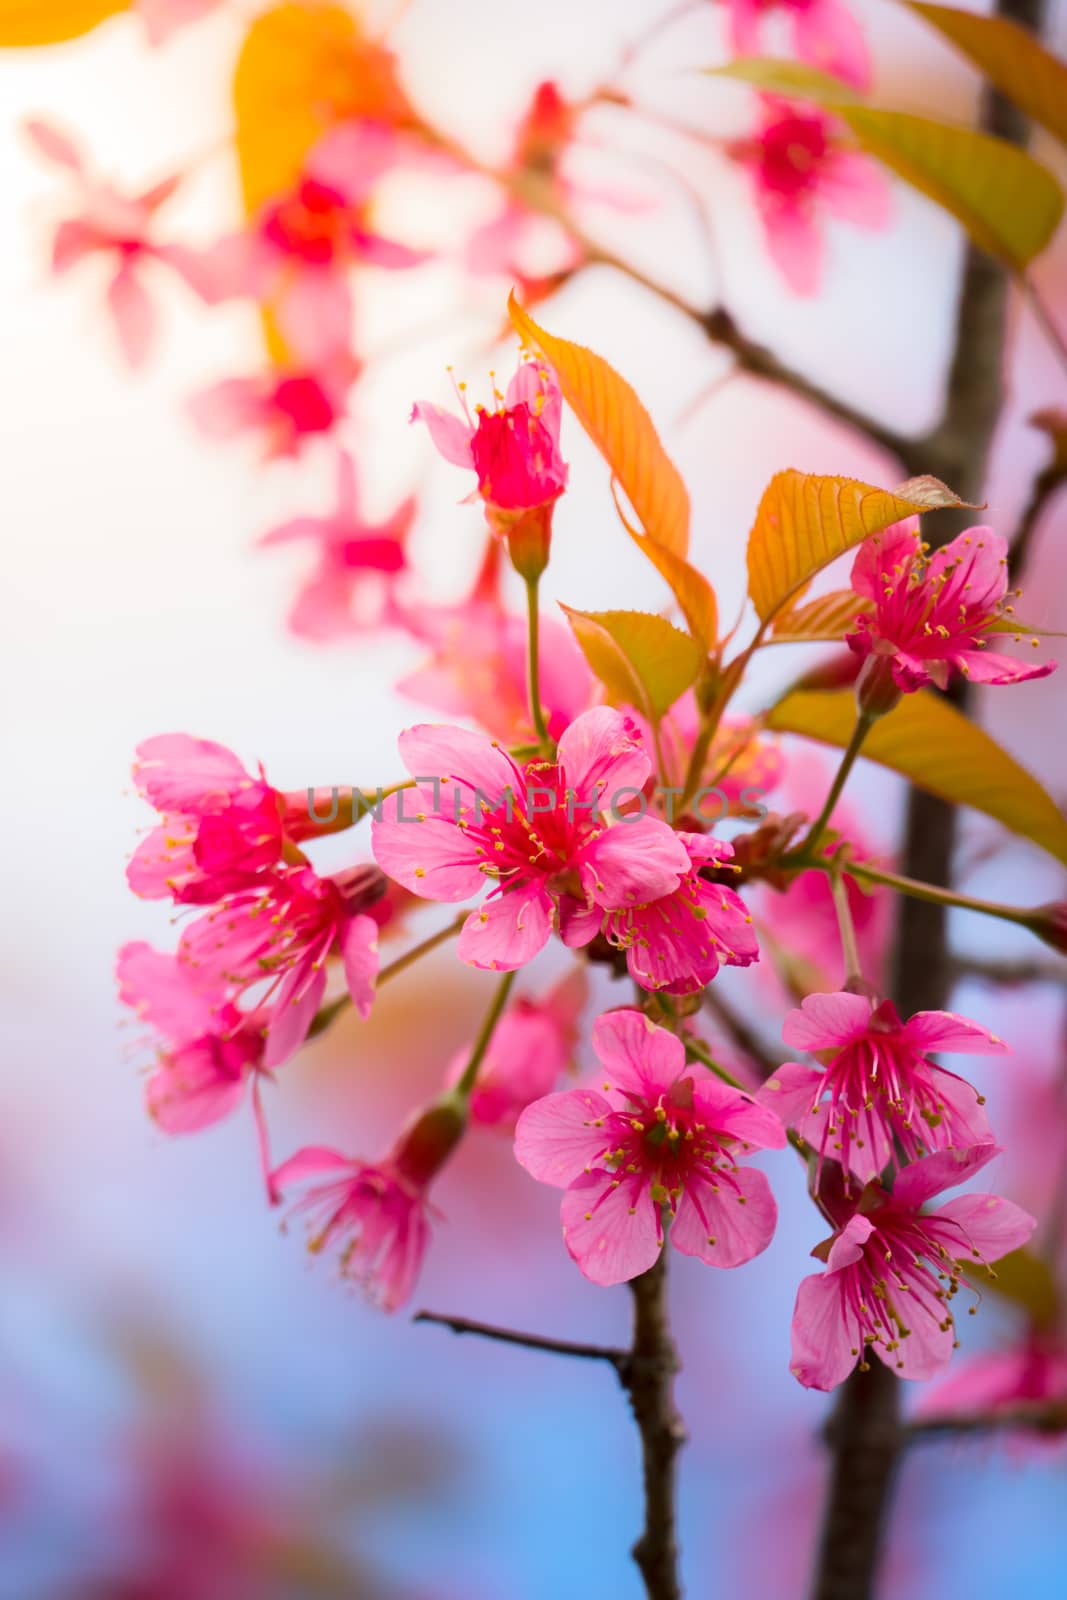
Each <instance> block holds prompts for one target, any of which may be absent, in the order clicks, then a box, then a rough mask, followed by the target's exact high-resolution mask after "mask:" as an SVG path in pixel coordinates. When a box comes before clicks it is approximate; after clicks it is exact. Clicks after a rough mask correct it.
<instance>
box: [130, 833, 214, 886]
mask: <svg viewBox="0 0 1067 1600" xmlns="http://www.w3.org/2000/svg"><path fill="white" fill-rule="evenodd" d="M182 830H184V824H183V822H182V819H181V818H172V819H169V820H168V821H165V822H163V823H162V825H161V826H160V827H158V828H153V829H152V831H151V833H148V834H146V835H145V837H144V838H143V839H142V840H141V842H140V844H139V845H138V846H137V849H136V850H135V851H134V853H133V855H132V856H131V858H130V860H129V861H128V862H127V864H126V882H127V883H128V884H129V886H130V888H131V889H132V890H133V892H134V894H136V895H139V896H140V898H141V899H142V900H169V899H171V898H172V896H174V895H175V894H176V892H177V890H178V888H179V887H180V885H181V883H182V880H183V879H184V878H186V877H188V876H190V875H195V874H196V872H197V866H196V857H195V856H194V855H193V839H192V835H191V833H188V832H185V831H182Z"/></svg>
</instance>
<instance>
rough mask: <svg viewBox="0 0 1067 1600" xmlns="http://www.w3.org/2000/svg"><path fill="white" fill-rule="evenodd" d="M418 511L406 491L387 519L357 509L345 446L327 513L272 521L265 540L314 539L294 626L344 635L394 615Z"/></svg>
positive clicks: (323, 636) (314, 633)
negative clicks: (313, 556)
mask: <svg viewBox="0 0 1067 1600" xmlns="http://www.w3.org/2000/svg"><path fill="white" fill-rule="evenodd" d="M414 518H415V500H414V499H413V498H410V497H409V498H408V499H407V500H404V501H403V502H402V504H401V505H399V506H398V507H397V509H396V510H395V511H394V512H393V514H392V516H390V517H388V518H387V519H386V520H385V521H384V522H368V521H367V520H366V519H365V518H364V516H363V514H362V512H361V511H360V508H359V497H358V492H357V483H356V466H355V462H354V461H353V459H352V457H351V456H350V455H349V454H348V453H347V452H346V451H342V452H340V454H339V455H338V463H337V500H336V504H335V507H334V510H333V511H332V512H331V513H330V514H329V515H328V516H325V517H295V518H293V519H292V521H290V522H284V523H282V524H281V525H280V526H279V527H277V528H272V529H271V531H270V532H269V533H266V534H264V535H263V537H262V539H261V540H260V541H259V542H260V544H261V545H263V546H274V545H280V544H292V543H294V542H295V541H299V540H309V541H312V543H313V548H315V550H316V556H317V560H316V563H315V566H314V568H313V570H312V572H311V575H310V576H309V577H308V578H307V579H306V580H305V582H304V583H303V585H302V586H301V589H300V591H299V593H298V595H297V598H296V601H295V602H294V605H293V608H292V611H291V612H290V614H289V626H290V628H291V630H292V631H293V633H295V634H296V635H297V636H298V637H300V638H304V639H311V640H314V641H316V642H323V643H324V642H326V641H329V640H334V639H339V638H344V637H347V636H350V635H352V634H358V633H360V632H362V631H364V630H365V629H367V628H372V627H375V626H377V625H380V624H381V623H383V622H389V621H393V620H394V619H395V606H394V601H393V594H394V590H395V588H396V585H397V583H398V581H401V580H402V578H403V576H404V574H405V573H406V571H407V551H406V549H405V544H406V540H407V536H408V533H409V532H410V530H411V525H412V522H413V521H414Z"/></svg>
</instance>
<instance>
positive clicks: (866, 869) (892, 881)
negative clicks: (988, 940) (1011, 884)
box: [808, 861, 1034, 931]
mask: <svg viewBox="0 0 1067 1600" xmlns="http://www.w3.org/2000/svg"><path fill="white" fill-rule="evenodd" d="M808 864H809V865H810V866H812V867H814V868H816V869H817V870H818V871H820V872H830V871H832V870H833V868H832V863H831V862H829V861H825V862H823V861H812V862H809V863H808ZM844 870H845V872H846V873H847V874H848V876H849V877H850V878H858V879H859V880H860V881H861V882H864V883H877V884H882V885H883V886H884V887H885V888H887V889H896V890H897V892H898V893H899V894H906V895H908V896H909V897H910V898H911V899H912V900H927V901H929V902H930V904H931V905H935V906H957V907H959V909H960V910H962V911H977V912H979V913H980V914H981V915H982V916H984V917H997V918H998V919H999V920H1000V921H1001V922H1015V923H1018V925H1019V927H1020V928H1030V929H1031V931H1033V918H1034V913H1033V912H1032V911H1027V910H1025V909H1023V908H1022V907H1020V906H1006V905H1002V904H1001V903H1000V902H999V901H996V900H976V899H975V898H974V896H973V895H969V894H957V892H956V891H955V890H954V889H941V888H939V887H938V886H937V884H934V883H921V882H920V881H919V879H918V878H905V877H902V876H901V875H900V874H899V873H897V872H885V871H883V869H882V868H881V867H872V866H869V865H868V864H867V862H865V861H849V862H847V863H846V864H845V868H844Z"/></svg>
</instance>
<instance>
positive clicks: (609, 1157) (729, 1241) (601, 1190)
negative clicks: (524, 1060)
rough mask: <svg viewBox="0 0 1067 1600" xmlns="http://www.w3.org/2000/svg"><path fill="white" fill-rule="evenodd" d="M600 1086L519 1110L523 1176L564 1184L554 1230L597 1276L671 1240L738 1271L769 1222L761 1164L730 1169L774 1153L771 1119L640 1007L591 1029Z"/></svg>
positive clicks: (612, 1274)
mask: <svg viewBox="0 0 1067 1600" xmlns="http://www.w3.org/2000/svg"><path fill="white" fill-rule="evenodd" d="M593 1048H594V1050H595V1051H596V1053H597V1056H598V1057H599V1059H600V1062H601V1064H602V1066H603V1068H604V1082H603V1087H602V1090H593V1089H570V1090H566V1091H564V1092H563V1093H561V1094H550V1095H547V1096H546V1097H545V1098H544V1099H543V1100H537V1101H535V1102H534V1104H533V1105H531V1106H527V1108H526V1110H525V1111H524V1112H523V1113H522V1115H521V1116H520V1118H519V1122H518V1127H517V1129H516V1133H515V1156H516V1159H517V1160H518V1161H519V1163H520V1165H521V1166H523V1167H525V1168H526V1171H527V1172H529V1173H530V1174H531V1176H532V1177H534V1178H537V1179H539V1181H540V1182H542V1183H550V1184H553V1185H554V1186H555V1187H556V1188H559V1189H564V1190H566V1193H565V1194H564V1196H563V1202H562V1206H561V1212H560V1214H561V1217H562V1220H563V1236H564V1240H565V1242H566V1245H567V1249H568V1251H569V1252H570V1254H571V1256H572V1258H573V1259H574V1260H575V1261H576V1262H577V1264H578V1266H579V1268H580V1269H581V1271H582V1272H583V1273H584V1274H585V1276H586V1277H587V1278H589V1279H591V1280H592V1282H594V1283H599V1284H612V1283H622V1282H623V1281H625V1280H626V1279H629V1278H636V1277H637V1276H638V1275H639V1274H640V1273H642V1272H647V1270H648V1268H649V1267H651V1266H652V1264H653V1262H654V1261H655V1260H656V1258H657V1256H658V1255H659V1252H660V1250H661V1248H662V1246H663V1238H664V1223H665V1212H666V1213H667V1214H668V1215H669V1219H670V1239H671V1242H672V1244H673V1245H674V1246H675V1248H676V1249H678V1250H680V1251H681V1252H682V1254H683V1255H687V1256H697V1257H698V1258H699V1259H700V1260H701V1261H704V1262H706V1263H708V1265H709V1266H719V1267H738V1266H741V1265H742V1263H743V1262H745V1261H750V1260H751V1259H752V1257H753V1256H757V1255H759V1253H760V1251H761V1250H765V1249H766V1248H767V1245H768V1244H769V1243H770V1241H771V1236H772V1235H773V1233H774V1228H775V1223H776V1221H777V1209H776V1207H775V1203H774V1197H773V1195H772V1194H771V1191H770V1186H769V1185H768V1183H767V1180H766V1178H765V1177H764V1176H763V1173H762V1172H756V1171H753V1170H752V1169H751V1168H747V1167H741V1166H739V1165H738V1157H739V1156H740V1155H743V1154H745V1153H746V1152H748V1151H749V1150H753V1149H757V1150H759V1149H778V1148H780V1147H781V1145H782V1144H784V1142H785V1133H784V1130H783V1129H782V1127H781V1124H780V1123H777V1124H776V1121H775V1119H774V1118H773V1117H772V1116H771V1115H770V1114H769V1113H768V1112H767V1111H766V1110H765V1108H764V1107H762V1106H760V1105H758V1104H757V1103H756V1101H755V1100H753V1099H752V1097H751V1096H750V1095H747V1094H744V1093H743V1092H742V1091H741V1090H739V1089H733V1088H730V1087H729V1086H728V1085H726V1084H723V1083H721V1082H719V1080H718V1079H715V1078H711V1077H709V1076H708V1074H707V1073H706V1072H705V1071H704V1069H703V1068H701V1067H693V1066H687V1065H686V1059H685V1046H684V1045H683V1043H682V1041H681V1040H680V1039H679V1038H678V1037H677V1036H676V1035H675V1034H673V1033H668V1032H667V1030H666V1029H664V1028H657V1027H654V1026H653V1024H652V1023H651V1022H649V1021H648V1019H647V1018H646V1017H645V1016H644V1015H643V1014H642V1013H641V1012H640V1011H610V1012H608V1013H607V1014H606V1015H605V1016H602V1017H598V1018H597V1021H596V1023H595V1024H594V1027H593Z"/></svg>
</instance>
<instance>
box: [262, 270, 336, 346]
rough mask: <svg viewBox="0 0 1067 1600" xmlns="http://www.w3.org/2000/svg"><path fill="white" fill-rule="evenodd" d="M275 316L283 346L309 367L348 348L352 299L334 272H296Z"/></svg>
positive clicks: (283, 294) (279, 301)
mask: <svg viewBox="0 0 1067 1600" xmlns="http://www.w3.org/2000/svg"><path fill="white" fill-rule="evenodd" d="M277 316H278V326H279V328H280V329H281V332H282V337H283V338H284V339H285V342H286V344H287V345H288V346H289V348H290V349H291V350H292V351H294V352H295V354H296V355H297V357H298V358H299V359H300V361H301V362H304V363H306V364H307V365H309V366H314V365H316V364H318V363H319V362H323V361H328V360H329V358H330V357H331V356H332V355H335V354H336V353H337V351H339V350H347V348H348V342H349V338H350V336H351V332H352V296H351V294H350V293H349V288H348V284H347V282H346V281H345V279H344V278H342V277H339V276H338V275H337V273H335V272H331V271H329V270H327V271H319V272H316V271H314V270H306V269H301V270H300V271H298V272H296V273H295V274H294V275H293V277H292V279H291V280H290V281H289V282H288V283H287V285H286V287H285V290H284V292H283V293H282V294H281V295H280V296H279V298H278V301H277Z"/></svg>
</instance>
